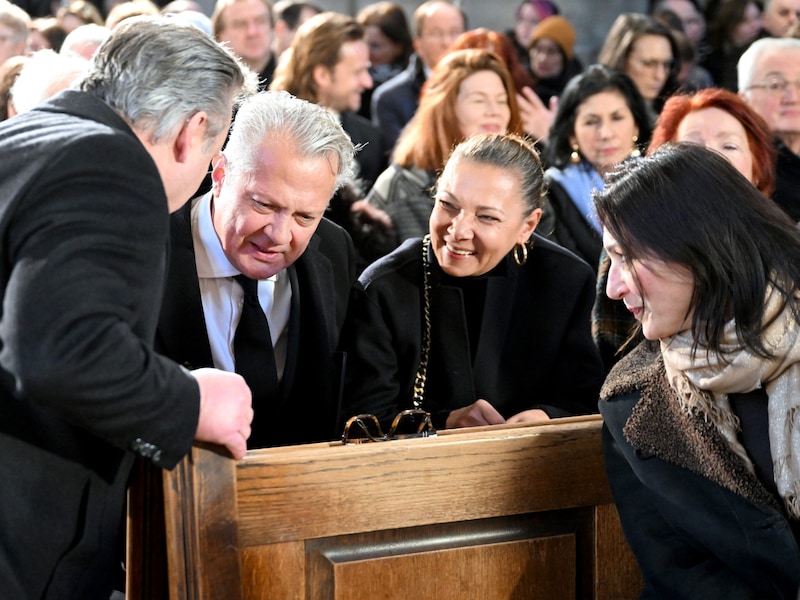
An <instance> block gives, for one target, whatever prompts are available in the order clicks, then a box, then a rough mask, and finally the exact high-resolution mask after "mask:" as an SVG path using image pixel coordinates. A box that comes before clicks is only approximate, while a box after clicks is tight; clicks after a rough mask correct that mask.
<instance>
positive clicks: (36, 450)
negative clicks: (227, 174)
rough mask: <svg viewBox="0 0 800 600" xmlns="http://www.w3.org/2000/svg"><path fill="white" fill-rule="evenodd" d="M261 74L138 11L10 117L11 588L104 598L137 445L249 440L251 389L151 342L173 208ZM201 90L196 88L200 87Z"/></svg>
mask: <svg viewBox="0 0 800 600" xmlns="http://www.w3.org/2000/svg"><path fill="white" fill-rule="evenodd" d="M254 89H255V81H254V80H253V76H252V74H249V72H248V71H246V70H245V69H244V68H243V66H242V65H241V64H240V62H239V61H238V59H237V58H235V57H234V56H233V55H232V54H231V53H230V52H228V51H227V50H226V49H224V48H222V47H221V46H219V45H218V44H217V43H216V42H214V41H212V40H211V39H210V38H209V37H208V36H206V35H205V34H203V33H202V32H201V31H200V30H198V29H195V28H194V27H192V26H189V25H185V26H183V25H179V24H178V23H176V22H175V21H172V20H168V19H163V18H158V19H154V18H149V19H144V18H143V19H131V20H130V21H126V22H125V23H123V24H121V25H120V26H119V27H118V28H117V29H115V30H114V32H113V34H112V35H111V37H110V38H109V39H108V41H107V42H106V43H105V44H104V45H103V46H102V48H101V49H100V51H99V53H98V55H97V57H96V59H95V61H94V63H93V64H92V66H91V67H90V70H89V73H88V75H87V76H86V77H85V79H84V80H83V81H82V83H81V84H80V91H77V90H69V91H65V92H61V93H60V94H58V95H56V96H55V97H54V98H52V99H50V100H49V101H47V102H45V103H44V104H42V105H40V106H38V107H37V108H35V109H33V110H31V111H29V112H27V113H25V114H23V115H18V116H15V117H13V118H11V119H8V120H6V121H4V122H3V123H2V124H0V164H2V165H3V168H2V169H1V170H0V240H2V241H1V242H0V257H1V258H2V260H1V261H0V262H2V266H0V291H1V292H2V299H3V301H2V308H1V309H0V481H2V482H3V485H1V486H0V590H2V592H0V594H2V596H3V597H4V598H59V599H60V598H81V599H95V598H97V599H100V598H102V599H107V598H108V597H109V596H110V595H111V592H112V590H113V588H114V581H113V580H114V578H115V576H116V575H117V573H118V572H119V566H118V565H119V555H118V550H119V547H120V537H121V525H122V524H123V516H124V504H125V492H126V486H127V481H128V475H129V473H130V469H131V466H132V463H133V460H134V458H135V457H136V456H137V455H138V456H141V457H144V458H146V459H149V461H150V462H152V463H153V464H154V465H156V466H159V467H165V468H172V467H173V466H174V465H175V464H176V463H177V462H178V461H179V460H181V458H182V457H183V456H184V455H185V454H186V453H187V452H188V451H189V449H190V447H191V445H192V442H193V441H194V440H195V439H198V440H203V441H207V442H212V443H216V444H222V445H225V446H227V448H228V449H229V450H230V452H231V453H232V454H233V455H234V456H235V457H241V456H243V455H244V453H245V451H246V439H247V437H248V436H249V434H250V420H251V419H252V408H251V406H250V403H251V398H250V392H249V390H248V389H247V386H246V385H245V383H244V381H243V379H242V378H241V377H239V376H237V375H235V374H231V373H225V372H222V371H217V370H212V369H205V370H202V371H198V372H195V373H191V372H189V371H187V370H186V369H183V368H182V367H180V366H179V365H177V364H176V363H174V362H173V361H171V360H168V359H166V358H165V357H163V356H159V355H158V354H156V352H155V351H154V350H153V347H152V340H153V336H154V333H155V326H156V320H157V316H158V308H159V304H160V299H161V294H162V290H163V275H164V269H165V263H166V251H167V246H168V231H169V229H168V226H169V219H168V212H169V211H172V210H176V209H178V208H179V207H180V206H181V205H182V204H183V203H184V202H185V201H186V200H187V199H188V198H189V197H190V196H191V194H192V192H193V191H194V190H195V189H196V188H197V186H198V184H199V183H200V181H201V180H202V178H203V175H204V173H205V170H206V167H207V165H208V163H209V161H210V160H211V158H212V156H213V155H214V154H216V152H217V151H218V149H219V147H220V146H221V145H222V142H223V140H224V138H225V135H226V132H227V129H228V126H229V123H230V116H231V109H232V105H233V102H234V100H235V99H236V98H237V97H238V96H240V95H241V94H242V92H245V91H247V92H250V91H252V90H254ZM200 91H201V92H202V93H199V92H200Z"/></svg>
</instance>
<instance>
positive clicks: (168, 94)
mask: <svg viewBox="0 0 800 600" xmlns="http://www.w3.org/2000/svg"><path fill="white" fill-rule="evenodd" d="M256 80H257V76H256V74H254V73H253V72H251V71H250V70H249V69H248V68H247V67H246V66H244V64H243V63H242V62H241V61H240V60H239V59H238V58H237V57H236V56H235V55H234V54H233V53H232V52H230V50H228V49H227V48H225V47H224V46H222V45H220V44H218V43H217V42H215V41H214V40H212V39H211V38H209V37H208V36H207V35H206V34H205V33H203V32H202V31H200V30H199V29H197V28H196V27H194V26H192V25H189V24H185V23H180V22H178V21H176V20H174V19H168V18H166V17H131V18H129V19H125V20H124V21H123V22H122V23H120V24H119V25H118V26H117V27H115V28H114V30H113V32H112V33H111V36H110V37H109V38H108V40H106V41H105V42H104V43H103V45H102V46H101V47H100V48H99V49H98V50H97V53H96V54H95V57H94V61H93V65H92V68H91V69H90V71H89V73H88V75H87V76H86V77H85V78H84V80H83V81H82V82H81V84H80V89H82V90H84V91H86V92H89V93H91V94H93V95H95V96H97V97H98V98H100V99H101V100H103V101H104V102H106V103H107V104H108V105H110V106H111V107H112V108H114V109H115V110H116V111H117V112H119V113H120V114H121V115H122V117H123V118H125V119H126V120H127V121H128V122H129V123H131V125H132V126H133V127H134V128H136V129H137V130H139V131H141V132H144V133H145V134H146V135H149V136H150V138H151V142H153V143H157V142H158V141H160V140H161V139H162V138H164V137H168V136H170V135H173V134H174V133H176V132H177V131H178V130H179V128H180V127H181V126H182V125H183V124H184V123H185V121H186V120H187V119H189V118H190V117H191V116H192V115H193V114H195V113H197V112H198V111H204V112H205V113H206V114H207V115H208V131H207V133H206V140H207V142H208V143H209V144H210V143H211V142H212V141H213V140H214V139H215V138H216V137H217V136H218V135H219V134H220V133H221V132H223V131H225V130H226V129H227V128H228V127H229V125H230V119H231V110H230V109H231V102H232V101H233V102H235V101H237V100H238V99H240V98H242V97H245V96H247V95H250V94H252V93H254V92H255V90H256V86H257V81H256Z"/></svg>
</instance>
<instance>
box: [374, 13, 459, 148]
mask: <svg viewBox="0 0 800 600" xmlns="http://www.w3.org/2000/svg"><path fill="white" fill-rule="evenodd" d="M466 28H467V16H466V14H465V13H464V11H463V10H461V8H459V7H458V6H454V5H453V4H452V3H450V2H449V1H448V0H428V2H424V3H422V4H420V5H419V6H418V7H417V9H416V10H415V11H414V30H415V31H416V37H415V38H414V54H412V55H411V60H410V61H409V63H408V67H406V68H405V70H404V71H403V72H402V73H398V74H397V75H395V76H394V77H392V78H391V79H390V80H389V81H387V82H385V83H383V84H382V85H380V86H378V87H377V88H376V89H375V91H374V92H373V94H372V110H371V114H372V123H373V124H374V125H375V126H376V127H378V129H379V130H380V132H381V135H382V136H383V138H382V140H383V146H384V148H385V150H386V152H388V153H391V152H392V149H393V148H394V145H395V143H396V142H397V138H398V137H400V132H401V131H402V130H403V127H405V126H406V123H408V122H409V121H410V120H411V117H413V116H414V113H416V112H417V107H418V106H419V93H420V91H421V90H422V85H423V84H424V83H425V80H426V79H428V75H429V74H430V72H431V70H433V67H435V66H436V63H438V62H439V60H440V59H441V58H442V56H444V55H445V53H446V52H447V49H448V47H449V46H450V44H452V43H453V42H454V41H455V39H456V38H457V37H458V36H459V35H461V34H462V33H464V31H466Z"/></svg>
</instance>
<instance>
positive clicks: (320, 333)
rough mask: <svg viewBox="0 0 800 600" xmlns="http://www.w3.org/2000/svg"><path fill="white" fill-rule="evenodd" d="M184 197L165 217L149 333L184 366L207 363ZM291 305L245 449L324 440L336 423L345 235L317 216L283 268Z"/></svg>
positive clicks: (347, 275)
mask: <svg viewBox="0 0 800 600" xmlns="http://www.w3.org/2000/svg"><path fill="white" fill-rule="evenodd" d="M191 204H192V203H191V202H190V203H187V205H186V206H184V207H183V208H182V209H181V210H179V211H177V212H175V213H174V214H173V215H172V217H171V222H170V226H171V236H172V252H171V254H170V260H169V268H168V272H167V282H166V291H165V294H164V302H163V305H162V307H161V316H160V317H159V321H158V330H157V332H156V347H157V348H158V350H159V351H160V352H162V353H163V354H165V355H166V356H169V357H170V358H172V359H174V360H176V361H177V362H179V363H181V364H183V365H184V366H185V367H187V368H188V369H197V368H200V367H210V366H213V360H212V357H211V346H210V345H209V342H208V334H207V332H206V326H205V318H204V316H203V305H202V301H201V299H200V286H199V283H198V279H197V268H196V265H195V257H194V244H193V242H192V232H191ZM289 276H290V281H291V286H292V305H291V315H290V317H289V343H288V347H287V357H286V366H285V368H284V373H283V379H282V381H281V391H280V398H276V399H275V400H274V403H271V404H270V406H258V405H255V406H254V412H255V416H254V418H253V425H252V435H251V436H250V439H249V440H248V442H247V445H248V447H250V448H259V447H264V446H277V445H283V444H297V443H303V442H316V441H322V440H331V439H334V438H335V437H337V436H338V434H339V433H340V432H339V431H338V427H337V426H336V412H337V409H338V398H339V394H338V391H339V388H338V385H339V382H340V379H341V362H342V359H341V356H340V355H337V354H336V346H337V344H338V341H339V331H340V329H341V327H342V323H343V321H344V317H345V314H346V311H347V301H348V293H349V290H350V288H351V286H352V284H353V282H354V281H355V278H356V272H355V256H354V250H353V244H352V242H351V241H350V237H349V236H348V235H347V234H346V233H345V232H344V231H343V230H342V229H341V228H340V227H338V226H337V225H334V224H333V223H331V222H329V221H327V220H325V219H323V220H322V221H321V222H320V224H319V227H318V228H317V231H316V233H315V234H314V235H313V236H312V238H311V241H310V242H309V244H308V248H307V249H306V251H305V252H304V253H303V255H302V256H301V257H300V258H299V259H298V260H297V261H296V262H295V263H294V265H292V266H291V267H289Z"/></svg>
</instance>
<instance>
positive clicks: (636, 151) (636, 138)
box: [631, 135, 642, 158]
mask: <svg viewBox="0 0 800 600" xmlns="http://www.w3.org/2000/svg"><path fill="white" fill-rule="evenodd" d="M631 141H632V142H633V149H632V150H631V156H632V157H633V158H638V157H640V156H641V155H642V151H641V150H639V146H638V145H637V144H638V142H639V136H638V135H635V136H633V139H632V140H631Z"/></svg>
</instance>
